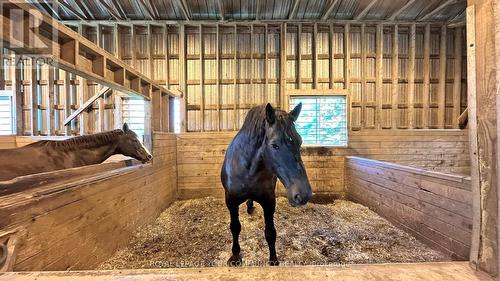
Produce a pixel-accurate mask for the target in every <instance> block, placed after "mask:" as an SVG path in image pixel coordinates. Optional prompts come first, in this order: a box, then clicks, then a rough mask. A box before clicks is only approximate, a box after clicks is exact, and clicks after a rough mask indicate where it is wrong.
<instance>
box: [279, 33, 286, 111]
mask: <svg viewBox="0 0 500 281" xmlns="http://www.w3.org/2000/svg"><path fill="white" fill-rule="evenodd" d="M286 29H287V24H286V23H282V24H281V32H280V100H279V102H278V103H279V105H280V107H281V108H286V107H285V91H286V84H287V83H286V75H287V74H286V68H287V58H286Z"/></svg>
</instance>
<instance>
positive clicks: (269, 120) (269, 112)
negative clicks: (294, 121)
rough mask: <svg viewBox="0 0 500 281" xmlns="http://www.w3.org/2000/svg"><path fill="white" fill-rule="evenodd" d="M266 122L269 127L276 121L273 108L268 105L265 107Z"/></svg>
mask: <svg viewBox="0 0 500 281" xmlns="http://www.w3.org/2000/svg"><path fill="white" fill-rule="evenodd" d="M266 120H267V123H269V124H271V125H272V124H274V121H276V113H275V112H274V108H273V106H272V105H271V104H270V103H268V104H267V105H266Z"/></svg>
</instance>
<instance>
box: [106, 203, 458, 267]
mask: <svg viewBox="0 0 500 281" xmlns="http://www.w3.org/2000/svg"><path fill="white" fill-rule="evenodd" d="M245 208H246V205H245V204H242V205H241V207H240V221H241V224H242V231H241V234H240V245H241V249H242V256H243V262H244V263H245V265H263V264H265V262H266V261H267V258H268V248H267V243H266V241H265V238H264V219H263V217H262V208H260V206H259V205H258V204H256V209H255V212H254V214H253V215H248V214H247V213H246V209H245ZM228 223H229V213H228V211H227V209H226V206H225V204H224V202H223V200H221V199H214V198H204V199H194V200H186V201H178V202H175V203H174V204H173V205H172V206H171V207H169V208H168V209H167V210H165V211H164V212H163V213H162V214H161V215H160V216H159V217H158V219H157V220H156V221H155V222H154V223H153V224H151V225H149V226H145V227H143V228H142V229H139V230H138V231H137V233H135V234H134V237H133V238H132V241H131V242H130V244H129V245H128V246H127V247H125V248H124V249H122V250H119V251H117V252H116V253H115V255H114V256H113V257H112V258H110V259H109V260H108V261H106V262H104V263H103V264H101V265H100V266H99V268H98V269H125V268H165V267H199V266H223V265H225V264H226V261H227V259H228V258H229V256H230V252H231V233H230V231H229V225H228ZM275 225H276V230H277V233H278V237H277V241H276V250H277V253H278V258H279V259H280V262H281V265H286V264H288V265H291V264H293V265H299V264H300V265H304V264H344V263H386V262H423V261H446V260H450V258H449V257H448V256H446V255H444V254H442V253H440V252H438V251H435V250H432V249H430V248H429V247H427V246H425V245H423V244H422V243H420V242H418V241H416V240H415V238H413V237H412V236H410V235H409V234H407V233H405V232H404V231H402V230H400V229H398V228H396V227H394V226H393V225H392V224H390V223H389V222H388V221H387V220H385V219H383V218H381V217H380V216H378V215H377V214H376V213H374V212H372V211H371V210H369V209H368V208H367V207H364V206H362V205H359V204H356V203H353V202H350V201H344V200H337V201H335V203H330V204H325V205H320V204H312V203H308V204H307V205H306V206H303V207H300V208H293V207H291V206H290V205H288V202H287V200H286V198H278V205H277V207H276V214H275Z"/></svg>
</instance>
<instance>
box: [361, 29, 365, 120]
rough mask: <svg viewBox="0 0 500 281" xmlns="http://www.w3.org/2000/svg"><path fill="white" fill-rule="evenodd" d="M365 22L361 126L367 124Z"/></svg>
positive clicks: (362, 50)
mask: <svg viewBox="0 0 500 281" xmlns="http://www.w3.org/2000/svg"><path fill="white" fill-rule="evenodd" d="M365 28H366V27H365V24H364V23H363V24H361V116H360V118H361V124H360V125H361V127H365V126H366V38H365Z"/></svg>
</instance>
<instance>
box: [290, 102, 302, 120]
mask: <svg viewBox="0 0 500 281" xmlns="http://www.w3.org/2000/svg"><path fill="white" fill-rule="evenodd" d="M301 110H302V103H301V102H299V104H297V105H296V106H295V108H294V109H292V111H290V114H291V115H292V116H293V121H297V119H299V115H300V111H301Z"/></svg>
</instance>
